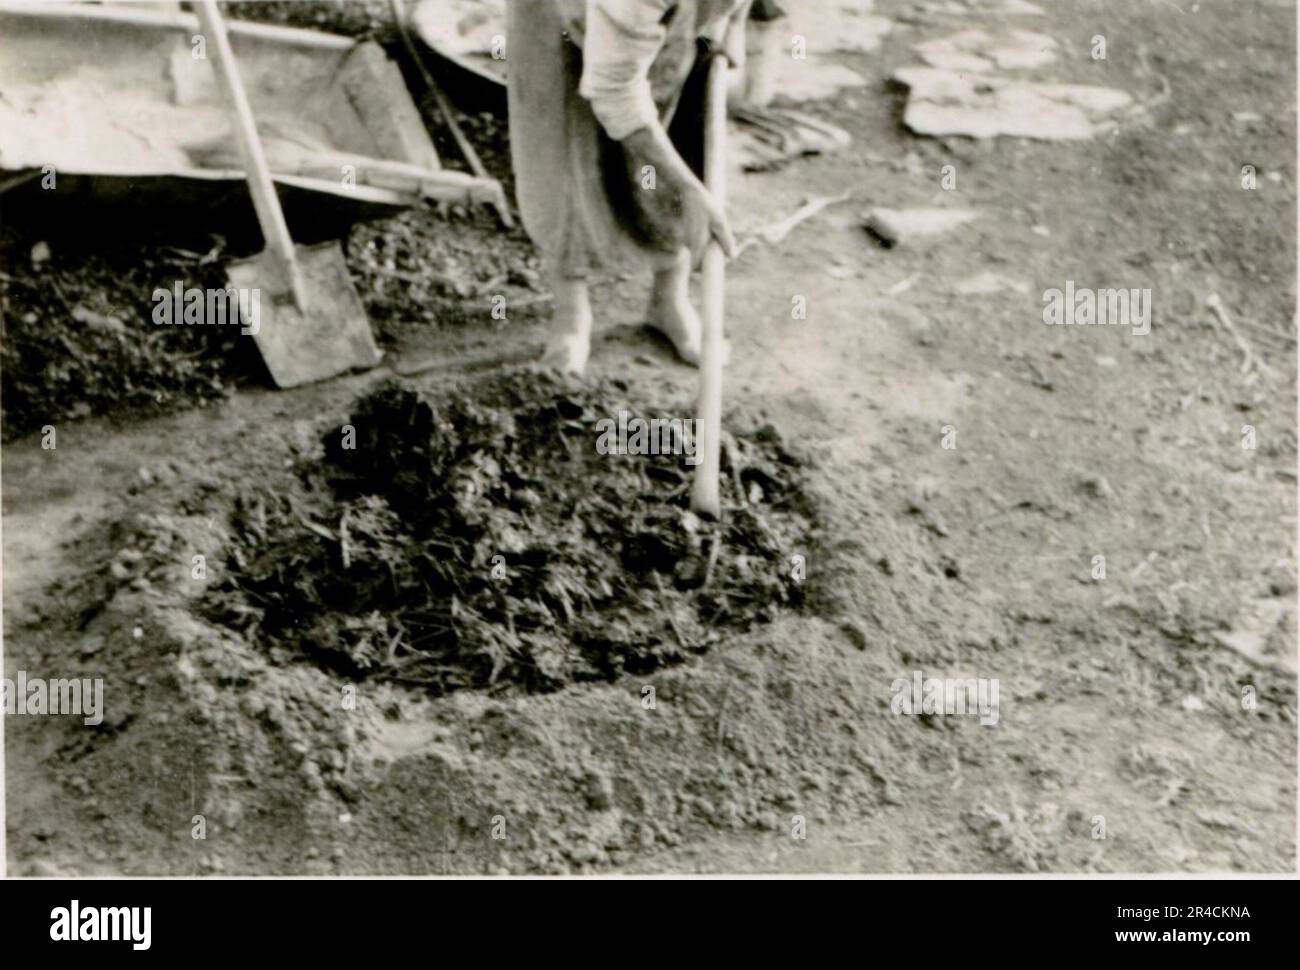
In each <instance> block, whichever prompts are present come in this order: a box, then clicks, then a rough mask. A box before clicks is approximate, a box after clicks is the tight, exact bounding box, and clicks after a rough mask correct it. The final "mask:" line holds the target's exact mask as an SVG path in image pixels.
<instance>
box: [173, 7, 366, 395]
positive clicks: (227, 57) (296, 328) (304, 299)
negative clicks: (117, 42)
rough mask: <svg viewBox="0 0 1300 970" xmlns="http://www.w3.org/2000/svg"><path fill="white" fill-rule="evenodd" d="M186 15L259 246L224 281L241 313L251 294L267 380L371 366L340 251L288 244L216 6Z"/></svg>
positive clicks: (312, 377) (311, 377) (302, 379)
mask: <svg viewBox="0 0 1300 970" xmlns="http://www.w3.org/2000/svg"><path fill="white" fill-rule="evenodd" d="M194 12H195V13H196V14H197V15H198V18H199V25H200V27H201V28H202V30H203V33H204V34H205V35H206V36H207V38H208V49H209V50H210V51H212V53H213V54H214V57H213V60H212V66H213V69H214V70H215V71H216V75H217V81H218V83H219V84H220V85H221V87H222V89H223V90H224V91H225V94H226V100H227V102H228V103H229V107H230V112H231V115H232V116H233V120H234V123H235V134H236V136H237V141H238V145H239V155H240V158H241V159H242V161H243V164H244V174H245V176H246V177H247V179H248V193H249V195H250V196H251V197H252V199H253V208H254V209H255V210H256V212H257V224H258V226H260V227H261V230H262V237H263V239H264V241H265V243H266V249H265V250H263V251H262V252H261V253H260V254H259V255H257V256H255V257H253V258H252V259H248V260H244V261H242V262H239V263H234V264H232V265H231V267H230V269H229V271H228V275H229V278H230V282H231V284H232V285H233V286H234V288H235V290H236V291H237V292H239V293H241V294H243V296H244V297H245V298H241V309H244V310H251V309H252V306H253V305H254V304H253V294H256V301H257V302H256V307H257V311H256V316H257V319H256V320H252V319H251V314H247V316H248V317H250V319H248V320H247V321H246V322H245V326H246V327H247V328H248V329H249V331H250V332H253V331H256V332H255V334H254V339H255V340H256V341H257V347H258V350H260V351H261V352H262V357H263V359H264V360H265V361H266V366H267V369H268V370H269V371H270V372H271V379H272V380H273V381H275V383H276V386H277V387H297V386H298V385H299V384H307V383H309V382H311V381H319V380H324V379H325V378H327V377H334V376H335V375H338V374H342V373H343V372H344V371H349V370H352V369H353V368H357V367H374V366H375V364H377V363H379V358H380V353H379V350H378V349H377V348H376V347H375V338H374V336H373V335H372V334H371V333H370V321H369V320H367V319H366V313H365V310H364V309H363V308H362V306H361V299H360V297H358V296H357V291H356V290H355V289H354V288H353V286H352V277H351V276H349V275H348V267H347V264H346V263H345V262H344V260H343V250H342V249H341V248H340V247H339V245H338V244H337V243H328V244H326V245H324V246H315V247H311V246H295V245H294V242H293V239H292V238H291V237H290V235H289V226H288V224H287V223H286V222H285V221H284V211H283V210H282V209H281V208H280V198H279V196H278V195H277V194H276V189H275V183H274V182H273V181H272V180H271V170H270V168H269V167H268V166H267V163H266V153H265V152H264V151H263V148H262V142H261V139H260V137H259V136H258V133H257V122H256V119H254V117H253V109H252V107H251V106H250V105H249V103H248V93H247V92H246V91H245V90H244V81H243V78H241V77H240V75H239V65H238V64H236V63H235V53H234V51H233V50H231V48H230V38H229V37H228V36H226V24H225V21H224V20H223V19H222V17H221V10H220V9H219V8H218V7H217V4H216V0H198V2H197V3H195V5H194Z"/></svg>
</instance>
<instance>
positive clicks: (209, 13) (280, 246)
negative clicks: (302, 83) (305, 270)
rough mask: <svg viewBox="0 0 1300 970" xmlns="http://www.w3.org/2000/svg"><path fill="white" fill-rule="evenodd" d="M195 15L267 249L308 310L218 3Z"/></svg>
mask: <svg viewBox="0 0 1300 970" xmlns="http://www.w3.org/2000/svg"><path fill="white" fill-rule="evenodd" d="M194 12H195V13H196V14H197V15H198V18H199V26H200V27H201V28H202V30H203V33H204V34H205V35H206V37H207V41H208V49H209V50H211V51H213V52H214V54H215V60H214V62H213V63H214V66H215V69H216V72H217V80H218V81H219V82H220V83H221V87H222V90H223V91H224V92H225V95H226V100H227V101H229V102H230V108H231V110H232V111H233V112H234V116H235V135H236V139H237V141H238V142H239V154H240V157H241V158H242V159H243V163H244V173H245V175H246V176H247V178H248V191H249V193H250V194H251V195H252V197H253V208H254V209H256V210H257V223H258V225H259V226H260V227H261V229H262V236H263V238H264V239H265V240H266V248H267V249H268V250H270V251H271V253H272V254H273V255H274V256H275V257H276V259H277V261H278V262H279V263H280V266H281V269H282V271H283V272H284V273H285V275H286V276H287V277H288V278H287V281H286V282H287V283H288V286H289V290H290V292H291V293H292V295H293V302H294V303H295V304H296V305H297V307H298V309H299V310H300V311H301V310H305V309H306V308H307V298H306V291H305V289H304V285H303V281H302V274H301V273H300V272H299V269H298V260H297V258H296V257H295V255H294V248H293V238H292V237H291V236H290V235H289V225H288V223H286V222H285V221H284V212H283V211H282V210H281V208H280V199H279V196H277V195H276V194H275V183H274V182H272V181H271V170H270V168H269V167H268V166H267V164H266V155H265V153H264V152H263V151H262V141H261V139H260V138H259V137H258V134H257V122H256V121H255V120H254V118H253V109H252V108H251V107H250V106H249V103H248V94H247V93H246V92H245V91H244V82H243V80H242V79H241V78H240V76H239V66H238V64H237V63H236V62H235V52H234V51H233V50H232V49H231V47H230V38H229V37H228V36H227V35H226V23H225V20H224V19H223V18H222V16H221V11H220V10H219V9H217V4H216V0H197V2H196V3H195V4H194Z"/></svg>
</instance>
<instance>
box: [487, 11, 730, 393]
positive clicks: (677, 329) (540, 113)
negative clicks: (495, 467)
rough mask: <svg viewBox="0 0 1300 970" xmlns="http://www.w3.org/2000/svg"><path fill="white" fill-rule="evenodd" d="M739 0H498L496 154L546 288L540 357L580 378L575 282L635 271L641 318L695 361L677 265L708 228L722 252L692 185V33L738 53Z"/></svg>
mask: <svg viewBox="0 0 1300 970" xmlns="http://www.w3.org/2000/svg"><path fill="white" fill-rule="evenodd" d="M749 3H750V0H527V2H512V3H508V4H507V10H508V15H507V16H508V20H507V30H506V57H507V61H508V68H509V105H510V148H511V155H512V160H513V165H514V172H515V181H516V195H517V197H518V201H519V207H520V210H521V212H522V215H523V220H524V226H525V227H526V228H527V230H528V233H529V235H531V236H532V238H533V240H534V241H535V242H536V243H537V245H538V247H539V249H540V250H541V252H542V258H543V260H544V261H545V264H546V268H547V272H548V273H549V275H550V278H551V285H552V288H553V290H554V293H555V315H554V321H553V331H552V334H551V336H550V339H549V341H548V343H547V350H546V355H545V358H544V361H545V362H546V363H547V364H550V365H553V366H556V367H559V368H560V369H562V370H565V371H569V372H574V373H581V372H582V371H583V369H584V368H585V367H586V364H587V357H588V354H589V353H590V347H591V326H592V314H591V304H590V300H589V295H588V279H589V277H590V275H591V274H592V273H593V272H595V271H600V270H618V269H630V268H637V267H642V268H649V269H650V270H651V271H652V272H653V274H654V282H653V284H652V289H651V300H650V310H649V323H650V325H651V326H652V327H654V328H655V329H657V330H659V331H660V332H661V333H662V334H663V335H664V336H665V337H666V338H667V339H668V340H669V341H671V343H672V344H673V346H674V347H675V348H676V350H677V353H678V354H679V355H680V356H681V357H682V359H683V360H685V361H687V362H688V363H692V364H698V363H699V355H700V319H699V316H698V315H697V313H696V312H695V309H694V307H692V306H691V303H690V300H689V296H688V283H689V280H690V273H691V270H692V268H693V267H694V265H695V263H696V261H697V260H698V258H699V256H700V255H701V253H702V251H703V248H704V244H705V242H706V241H707V240H708V238H709V236H710V234H711V235H712V236H713V238H715V239H717V240H718V242H719V243H720V244H721V245H722V247H723V250H724V251H725V252H726V253H727V254H728V255H732V254H734V252H735V240H734V239H733V238H732V235H731V230H730V228H729V227H728V225H727V217H726V213H725V212H724V211H723V208H722V206H721V205H719V204H718V202H717V200H716V199H715V198H714V197H713V196H712V195H711V194H710V193H709V192H708V190H707V189H705V187H704V184H703V183H702V182H701V181H700V178H699V175H698V173H699V172H700V171H701V170H702V163H703V157H702V156H703V129H704V125H703V121H704V115H703V111H704V83H703V73H704V72H703V71H702V70H700V69H699V68H700V66H701V65H702V64H704V63H705V59H704V58H702V57H701V56H700V52H701V49H702V48H701V46H700V41H706V42H708V43H709V44H711V45H713V46H714V47H718V46H720V45H723V44H725V45H726V51H727V53H728V55H729V56H730V57H731V58H732V62H733V63H736V64H739V63H743V60H744V17H745V15H746V12H747V11H748V8H749Z"/></svg>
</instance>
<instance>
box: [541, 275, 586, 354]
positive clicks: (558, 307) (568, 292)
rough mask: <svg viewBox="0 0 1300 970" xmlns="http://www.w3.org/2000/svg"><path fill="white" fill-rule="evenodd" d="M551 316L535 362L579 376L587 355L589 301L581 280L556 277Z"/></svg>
mask: <svg viewBox="0 0 1300 970" xmlns="http://www.w3.org/2000/svg"><path fill="white" fill-rule="evenodd" d="M552 286H553V289H554V292H555V314H554V316H553V317H552V318H551V335H550V337H548V338H547V341H546V350H545V351H544V352H543V353H542V359H541V361H540V362H539V363H540V366H542V367H553V368H555V369H556V370H559V371H561V372H563V373H565V374H581V373H582V372H583V371H585V370H586V369H587V358H588V357H590V356H591V300H590V297H589V296H588V291H587V282H586V280H583V279H577V278H566V277H559V278H557V279H556V280H554V281H553V283H552Z"/></svg>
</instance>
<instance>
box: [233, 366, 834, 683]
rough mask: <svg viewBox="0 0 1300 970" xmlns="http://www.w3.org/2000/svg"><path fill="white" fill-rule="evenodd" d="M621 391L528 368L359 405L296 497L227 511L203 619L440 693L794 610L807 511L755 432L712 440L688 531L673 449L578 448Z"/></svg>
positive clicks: (595, 433) (587, 672) (535, 679)
mask: <svg viewBox="0 0 1300 970" xmlns="http://www.w3.org/2000/svg"><path fill="white" fill-rule="evenodd" d="M622 393H623V392H622V390H621V388H620V387H619V386H618V385H615V384H609V383H606V384H602V385H598V386H593V385H587V384H579V383H576V382H566V381H563V380H561V379H560V378H557V377H552V376H548V375H545V374H541V373H536V372H522V373H515V374H506V375H504V376H497V377H493V378H491V379H487V380H483V381H479V382H476V383H467V384H465V385H463V386H460V387H458V388H455V389H453V390H449V391H444V392H437V393H433V392H427V391H424V390H420V389H417V388H416V387H414V386H411V385H406V384H402V383H393V384H389V385H387V386H385V387H383V388H381V389H379V390H378V391H376V392H374V393H371V394H370V395H368V396H367V397H364V398H363V399H362V400H361V401H360V402H359V403H358V405H357V406H356V409H355V412H354V414H353V417H352V418H351V420H350V421H349V422H348V424H345V425H344V426H343V427H341V428H338V429H336V430H334V431H332V432H330V433H329V434H327V435H326V436H325V460H324V462H323V463H320V464H315V465H313V466H312V467H309V468H307V469H305V470H304V471H303V474H302V476H301V479H300V485H301V487H300V488H299V489H296V490H294V491H293V492H291V493H286V492H285V491H284V490H283V489H280V490H276V491H274V492H273V491H271V490H265V489H253V490H249V491H246V492H244V493H243V494H241V495H240V496H238V498H237V502H236V511H235V515H234V525H235V531H236V536H237V538H236V540H235V541H234V543H233V544H232V552H231V562H230V563H229V564H228V566H229V572H228V573H227V576H228V578H227V580H226V582H225V583H224V584H223V588H222V589H220V590H219V591H218V593H217V595H216V596H214V597H212V598H211V600H210V602H209V605H208V611H209V615H210V616H211V617H212V618H215V619H219V620H220V621H221V622H223V623H226V624H228V625H233V626H236V627H242V628H245V629H246V631H247V630H250V629H251V631H252V633H253V634H254V635H255V636H256V637H257V639H258V640H259V641H260V642H263V643H264V644H265V645H267V646H268V647H270V648H272V649H273V650H276V651H284V650H286V649H287V650H288V651H290V653H291V654H299V655H301V654H307V655H310V656H312V657H313V658H315V659H316V660H317V661H318V662H321V663H323V664H324V665H326V666H327V667H328V668H330V669H333V670H336V671H338V672H340V673H343V674H346V675H347V676H352V677H366V676H374V677H381V678H384V679H391V680H395V681H400V682H409V683H418V684H420V685H424V686H427V687H429V688H430V689H432V690H433V691H434V692H436V693H442V692H446V691H451V690H455V689H459V688H464V687H475V688H493V687H499V688H502V689H505V688H508V687H510V686H511V685H518V686H521V687H523V688H524V689H526V690H530V691H544V690H551V689H555V688H558V687H561V686H563V685H565V684H568V683H571V682H574V681H582V680H595V679H606V678H612V677H614V676H617V675H618V674H619V673H621V672H625V671H628V672H646V671H649V670H653V669H656V668H658V667H661V666H663V665H666V664H672V663H676V662H679V661H681V660H683V659H684V658H686V657H687V656H689V655H691V654H693V653H696V652H699V651H702V650H704V649H706V648H707V646H708V645H709V644H710V643H712V642H713V641H715V640H716V639H717V638H718V636H719V633H720V632H721V631H722V630H724V629H726V628H730V629H733V630H734V629H742V630H743V629H746V628H748V627H749V626H751V625H752V624H754V623H759V622H764V621H767V620H770V619H771V618H772V617H773V616H774V615H775V613H776V611H778V610H779V609H781V608H782V607H788V606H795V607H797V606H799V605H801V604H802V602H803V593H804V590H803V587H802V585H801V584H802V575H801V574H800V572H799V571H798V570H797V569H795V568H794V567H793V565H792V557H793V556H796V555H799V554H800V553H801V552H806V544H807V536H808V533H809V531H810V529H811V527H812V518H813V516H812V510H811V508H810V507H809V504H808V502H807V501H806V500H805V499H804V498H803V493H802V489H801V486H800V476H801V465H800V462H799V461H798V460H797V459H796V458H795V457H793V456H792V455H791V454H790V453H789V452H788V451H787V450H786V449H785V448H784V447H783V446H782V444H781V442H780V440H779V438H778V437H777V435H776V434H775V432H774V431H773V430H772V429H770V428H765V429H762V430H759V431H756V432H753V433H750V434H741V435H738V436H736V437H735V438H729V439H728V442H727V447H726V448H725V449H724V453H725V460H724V468H723V501H724V506H725V511H724V515H723V517H722V519H721V521H720V522H719V523H712V522H707V521H704V520H702V519H700V518H698V517H696V516H695V515H694V514H693V513H692V512H691V511H690V510H689V495H690V485H691V477H692V475H693V474H694V471H693V468H692V467H691V466H690V465H688V464H687V460H686V456H684V455H670V454H659V455H624V454H602V453H601V452H600V451H599V450H598V448H597V440H598V438H599V437H600V426H599V423H600V422H601V421H602V419H610V420H612V421H617V420H618V415H619V412H620V411H625V412H628V413H629V414H630V415H632V416H635V412H633V409H632V408H630V407H628V406H627V405H626V404H625V403H624V402H623V401H622V400H621V399H620V398H621V396H622ZM686 413H688V412H685V411H681V410H679V411H678V412H677V414H678V415H684V414H686ZM656 417H672V415H656ZM629 420H630V418H629ZM633 428H635V425H633Z"/></svg>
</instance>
